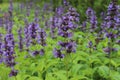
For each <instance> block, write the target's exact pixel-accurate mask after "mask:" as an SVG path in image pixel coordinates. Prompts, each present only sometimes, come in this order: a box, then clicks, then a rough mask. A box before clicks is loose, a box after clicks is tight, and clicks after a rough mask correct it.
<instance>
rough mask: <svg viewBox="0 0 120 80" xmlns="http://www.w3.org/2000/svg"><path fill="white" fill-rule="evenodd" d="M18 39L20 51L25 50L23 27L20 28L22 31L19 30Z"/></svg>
mask: <svg viewBox="0 0 120 80" xmlns="http://www.w3.org/2000/svg"><path fill="white" fill-rule="evenodd" d="M18 39H19V43H18V45H19V49H20V51H22V50H23V37H22V27H20V29H19V30H18Z"/></svg>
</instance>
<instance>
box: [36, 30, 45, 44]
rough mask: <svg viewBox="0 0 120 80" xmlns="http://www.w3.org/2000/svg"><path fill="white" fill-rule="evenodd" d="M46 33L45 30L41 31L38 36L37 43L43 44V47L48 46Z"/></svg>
mask: <svg viewBox="0 0 120 80" xmlns="http://www.w3.org/2000/svg"><path fill="white" fill-rule="evenodd" d="M46 36H47V34H46V32H45V31H44V29H39V30H38V34H37V41H38V43H39V44H41V45H42V46H46V42H45V41H46Z"/></svg>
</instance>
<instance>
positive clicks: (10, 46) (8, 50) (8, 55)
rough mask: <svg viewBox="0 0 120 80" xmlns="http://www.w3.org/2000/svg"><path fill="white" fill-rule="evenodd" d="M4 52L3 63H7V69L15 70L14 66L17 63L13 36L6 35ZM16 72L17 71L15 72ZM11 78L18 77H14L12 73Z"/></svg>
mask: <svg viewBox="0 0 120 80" xmlns="http://www.w3.org/2000/svg"><path fill="white" fill-rule="evenodd" d="M4 41H5V43H4V52H3V57H4V59H3V62H4V63H5V65H6V66H7V67H10V68H11V69H12V70H14V66H15V64H16V62H15V56H14V54H15V51H14V46H15V44H14V38H13V34H11V33H10V34H6V36H5V38H4ZM15 71H16V70H15ZM10 74H11V75H10ZM10 74H9V76H16V75H17V73H16V75H12V73H11V72H10Z"/></svg>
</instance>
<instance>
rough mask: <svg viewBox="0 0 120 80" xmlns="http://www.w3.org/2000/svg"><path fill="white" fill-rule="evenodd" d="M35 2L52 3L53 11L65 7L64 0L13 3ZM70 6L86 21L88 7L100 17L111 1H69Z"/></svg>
mask: <svg viewBox="0 0 120 80" xmlns="http://www.w3.org/2000/svg"><path fill="white" fill-rule="evenodd" d="M30 1H34V2H36V4H39V5H41V6H43V5H44V4H45V3H52V5H51V6H53V11H55V8H56V7H58V6H60V5H63V0H13V2H24V3H26V2H30ZM67 1H69V3H70V5H72V6H73V7H75V8H76V9H77V11H78V12H79V13H80V20H81V21H84V20H85V19H86V14H85V12H86V10H87V8H88V7H91V8H93V9H94V10H95V11H96V15H97V16H98V17H100V14H101V12H105V11H106V10H107V7H108V5H109V3H110V1H111V0H67ZM6 2H9V0H0V3H3V4H4V3H6ZM118 4H120V0H118Z"/></svg>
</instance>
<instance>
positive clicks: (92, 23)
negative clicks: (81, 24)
mask: <svg viewBox="0 0 120 80" xmlns="http://www.w3.org/2000/svg"><path fill="white" fill-rule="evenodd" d="M86 15H87V19H88V22H90V29H89V30H90V32H94V31H95V30H96V29H97V17H96V15H95V12H94V10H93V9H92V8H90V7H89V8H88V9H87V11H86Z"/></svg>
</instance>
